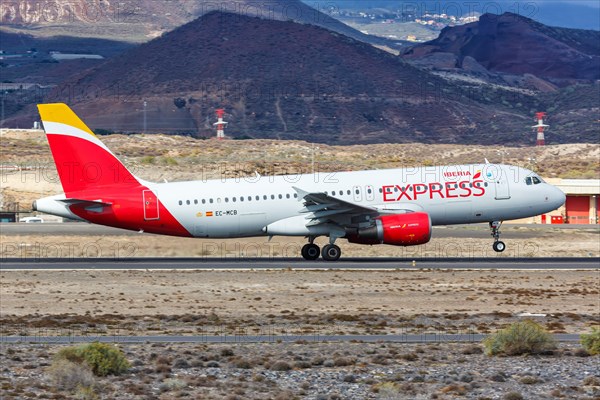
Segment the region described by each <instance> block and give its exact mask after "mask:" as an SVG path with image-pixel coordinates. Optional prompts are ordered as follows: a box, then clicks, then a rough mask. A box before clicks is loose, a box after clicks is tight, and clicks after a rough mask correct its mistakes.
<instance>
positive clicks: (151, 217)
mask: <svg viewBox="0 0 600 400" xmlns="http://www.w3.org/2000/svg"><path fill="white" fill-rule="evenodd" d="M142 197H143V202H144V203H143V207H144V220H146V221H156V220H158V219H160V215H159V211H158V199H157V198H156V196H155V195H154V193H152V190H144V192H143V196H142Z"/></svg>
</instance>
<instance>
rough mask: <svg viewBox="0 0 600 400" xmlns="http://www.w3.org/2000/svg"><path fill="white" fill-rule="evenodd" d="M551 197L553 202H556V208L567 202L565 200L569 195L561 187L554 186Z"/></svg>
mask: <svg viewBox="0 0 600 400" xmlns="http://www.w3.org/2000/svg"><path fill="white" fill-rule="evenodd" d="M550 199H551V201H552V203H554V205H555V208H559V207H561V206H562V205H563V204H565V201H567V195H565V192H563V191H562V190H560V189H559V188H557V187H552V193H551V195H550Z"/></svg>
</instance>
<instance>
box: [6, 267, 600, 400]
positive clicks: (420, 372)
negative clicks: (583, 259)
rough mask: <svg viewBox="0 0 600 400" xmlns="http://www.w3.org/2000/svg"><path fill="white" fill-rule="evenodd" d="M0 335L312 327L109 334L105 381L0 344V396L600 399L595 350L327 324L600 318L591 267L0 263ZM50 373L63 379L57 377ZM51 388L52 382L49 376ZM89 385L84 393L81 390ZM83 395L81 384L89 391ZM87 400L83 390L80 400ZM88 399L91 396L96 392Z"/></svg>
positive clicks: (571, 323) (417, 325) (577, 328)
mask: <svg viewBox="0 0 600 400" xmlns="http://www.w3.org/2000/svg"><path fill="white" fill-rule="evenodd" d="M0 282H1V293H2V303H1V304H2V305H1V311H2V313H1V318H0V324H1V326H2V336H7V335H8V336H22V335H49V336H54V335H86V336H88V337H90V338H91V339H90V340H93V338H94V337H97V336H99V335H100V336H113V337H120V336H128V335H166V334H179V335H200V336H202V335H224V334H227V335H237V336H252V335H264V334H265V332H267V333H268V334H269V335H275V336H276V337H277V336H279V337H282V336H289V335H291V336H295V335H299V334H304V335H313V336H314V335H318V336H319V337H322V338H324V339H323V340H319V341H317V342H303V341H301V340H296V341H292V342H281V343H280V342H278V341H273V343H269V344H252V343H243V342H242V341H240V342H238V343H216V344H202V343H201V344H168V343H165V344H150V343H140V344H118V346H119V348H121V349H122V350H123V352H124V353H125V356H126V357H127V359H128V360H129V361H130V362H131V364H132V368H131V369H130V370H129V371H128V372H127V373H125V374H123V375H121V376H118V377H114V376H109V377H104V378H99V377H94V376H91V375H89V376H88V375H85V374H84V372H81V371H70V372H68V371H67V372H65V371H60V374H65V373H68V374H69V375H68V376H69V377H70V378H72V379H76V378H77V379H79V380H82V381H83V382H85V383H86V385H87V386H86V387H88V389H87V391H82V389H80V390H79V391H78V390H77V389H73V388H71V389H68V387H63V386H60V385H57V378H56V374H57V367H56V365H55V361H53V357H54V355H55V354H56V353H57V352H58V351H59V350H60V349H61V348H63V347H64V346H62V345H56V344H31V343H29V344H28V343H26V342H24V343H17V344H9V343H2V345H1V346H0V359H1V360H2V369H1V371H0V385H1V386H0V388H1V393H2V398H3V399H4V398H6V399H21V398H39V397H38V395H42V394H43V397H44V398H53V399H67V398H68V399H70V398H90V399H91V398H106V399H142V398H143V399H176V398H194V399H229V400H233V399H277V400H279V399H280V400H283V399H286V400H287V399H327V400H329V399H431V398H434V399H455V398H470V399H559V398H569V399H582V400H583V399H585V400H588V399H597V398H598V396H600V374H599V373H598V368H597V366H598V356H591V357H590V356H589V355H588V354H587V353H586V352H585V351H583V349H582V347H581V345H579V344H578V343H561V344H559V346H558V348H557V349H556V350H554V351H553V352H551V353H548V354H546V355H543V356H528V357H523V356H519V357H490V356H487V355H484V354H482V345H481V343H450V342H444V341H440V342H438V343H431V344H410V343H361V342H350V343H339V342H334V341H330V340H327V339H326V338H329V337H331V335H336V334H386V333H394V334H400V335H402V334H410V333H417V334H430V335H431V334H443V333H460V334H467V333H470V332H475V333H484V334H485V333H492V332H495V331H497V330H498V329H500V328H501V327H504V326H505V325H507V324H509V323H511V322H514V321H519V320H524V319H534V320H536V321H537V322H538V323H540V324H541V325H542V326H544V327H545V328H546V329H547V330H548V331H550V332H553V333H565V332H568V333H580V332H588V331H589V330H590V328H591V327H592V326H597V325H598V324H600V318H599V314H598V310H599V309H600V304H599V291H598V290H599V286H600V285H599V283H600V274H599V271H598V270H587V271H586V270H582V271H548V270H532V271H505V270H492V271H484V270H461V271H455V270H441V271H437V270H436V271H433V270H416V271H407V270H401V269H398V270H391V271H389V270H388V271H339V270H320V271H295V270H292V269H289V270H278V271H275V270H272V271H264V270H260V271H258V270H254V271H253V270H246V271H217V270H213V271H210V270H209V271H156V270H147V271H144V270H142V271H102V270H88V271H72V270H68V269H66V270H62V271H2V273H1V275H0ZM61 376H62V375H61ZM61 382H62V381H61ZM90 388H91V389H90ZM90 393H91V394H90ZM86 396H87V397H86ZM94 396H97V397H94Z"/></svg>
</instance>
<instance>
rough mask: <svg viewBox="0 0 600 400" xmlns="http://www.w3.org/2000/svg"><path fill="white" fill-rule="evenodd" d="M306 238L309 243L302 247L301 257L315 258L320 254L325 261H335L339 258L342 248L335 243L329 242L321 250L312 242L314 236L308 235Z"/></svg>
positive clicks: (306, 258)
mask: <svg viewBox="0 0 600 400" xmlns="http://www.w3.org/2000/svg"><path fill="white" fill-rule="evenodd" d="M308 240H309V243H307V244H305V245H304V246H303V247H302V257H304V259H305V260H310V261H312V260H316V259H318V258H319V255H321V256H322V257H323V260H325V261H337V260H339V259H340V256H341V255H342V250H341V249H340V248H339V247H338V246H336V245H335V244H333V243H330V244H328V245H326V246H324V247H323V250H321V249H320V248H319V246H317V245H316V244H315V243H314V240H315V238H314V237H309V238H308Z"/></svg>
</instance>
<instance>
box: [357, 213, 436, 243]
mask: <svg viewBox="0 0 600 400" xmlns="http://www.w3.org/2000/svg"><path fill="white" fill-rule="evenodd" d="M374 222H375V223H374V224H373V225H371V226H369V227H366V228H358V229H348V230H347V231H346V239H348V241H349V242H350V243H357V244H391V245H394V246H415V245H419V244H425V243H427V242H429V240H430V239H431V219H430V218H429V214H427V213H424V212H411V213H407V214H396V215H386V216H382V217H378V218H376V219H375V220H374Z"/></svg>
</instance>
